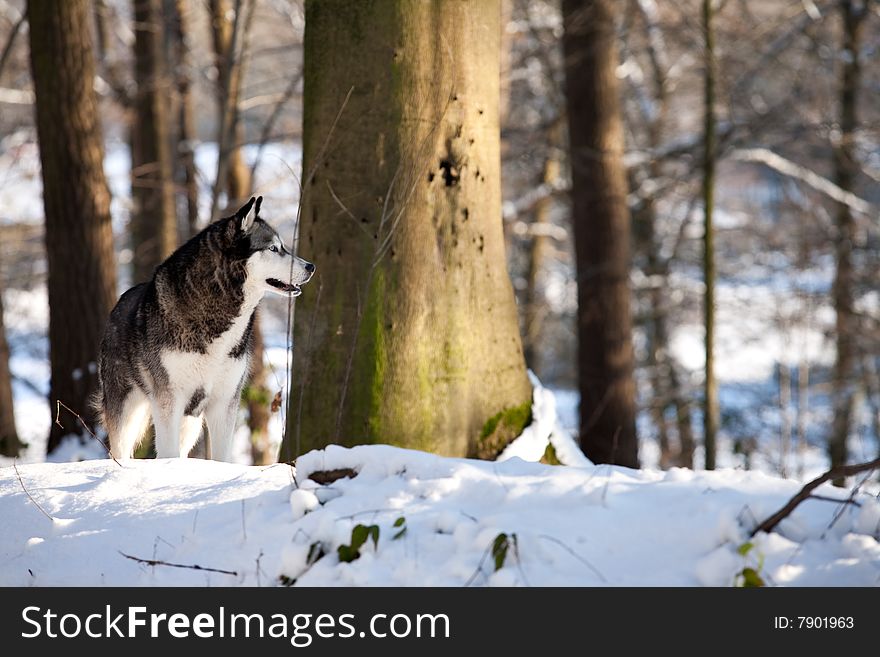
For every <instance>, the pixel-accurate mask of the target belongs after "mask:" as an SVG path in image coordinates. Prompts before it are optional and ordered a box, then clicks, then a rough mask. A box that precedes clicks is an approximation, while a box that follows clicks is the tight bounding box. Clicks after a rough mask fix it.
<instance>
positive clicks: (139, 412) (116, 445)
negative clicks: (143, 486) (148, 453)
mask: <svg viewBox="0 0 880 657" xmlns="http://www.w3.org/2000/svg"><path fill="white" fill-rule="evenodd" d="M105 422H106V423H107V432H108V434H109V436H110V453H111V454H112V455H113V456H114V457H115V458H117V459H129V458H131V457H132V456H133V455H134V450H135V449H136V448H137V446H138V444H139V443H140V442H141V440H142V439H143V437H144V433H145V432H146V430H147V427H148V426H149V424H150V404H149V402H148V401H147V397H146V395H144V393H143V392H141V391H140V390H138V389H137V388H135V389H134V390H132V391H131V392H130V393H129V394H128V396H126V398H125V401H124V402H123V404H122V410H121V412H120V413H119V414H112V413H107V415H106V417H105Z"/></svg>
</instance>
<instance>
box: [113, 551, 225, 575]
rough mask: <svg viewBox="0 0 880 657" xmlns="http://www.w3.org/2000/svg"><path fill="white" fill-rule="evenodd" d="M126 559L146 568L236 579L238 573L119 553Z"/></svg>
mask: <svg viewBox="0 0 880 657" xmlns="http://www.w3.org/2000/svg"><path fill="white" fill-rule="evenodd" d="M119 554H121V555H122V556H123V557H125V558H126V559H131V560H132V561H137V562H138V563H142V564H146V565H147V566H168V567H170V568H186V569H188V570H204V571H205V572H209V573H221V574H223V575H233V576H235V577H238V573H237V572H236V571H234V570H223V569H222V568H208V567H207V566H200V565H198V564H192V565H189V564H183V563H170V562H168V561H161V560H159V559H141V558H140V557H133V556H131V555H130V554H126V553H125V552H119Z"/></svg>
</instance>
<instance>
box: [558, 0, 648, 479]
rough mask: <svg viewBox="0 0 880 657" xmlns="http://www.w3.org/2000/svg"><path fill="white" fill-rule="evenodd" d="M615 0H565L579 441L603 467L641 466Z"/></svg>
mask: <svg viewBox="0 0 880 657" xmlns="http://www.w3.org/2000/svg"><path fill="white" fill-rule="evenodd" d="M614 6H615V3H614V2H612V1H611V0H563V3H562V15H563V25H564V36H563V52H564V56H565V78H566V99H567V109H568V121H569V139H570V148H571V165H572V201H573V221H574V232H575V251H576V256H577V275H578V363H579V378H580V393H581V407H580V413H581V422H580V441H581V448H582V449H583V450H584V453H585V454H586V455H587V456H588V457H589V458H590V459H592V460H593V461H594V462H596V463H617V464H620V465H626V466H629V467H638V442H637V439H636V429H635V413H636V409H635V384H634V381H633V346H632V317H631V309H630V288H629V269H630V224H629V222H630V217H629V210H628V208H627V202H626V196H627V184H626V177H625V173H624V169H623V123H622V118H621V113H620V102H619V99H618V96H617V94H618V88H617V78H616V69H617V62H618V56H617V44H616V39H615V31H614V15H613V7H614Z"/></svg>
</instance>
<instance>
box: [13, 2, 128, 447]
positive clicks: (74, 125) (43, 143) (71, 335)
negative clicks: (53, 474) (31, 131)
mask: <svg viewBox="0 0 880 657" xmlns="http://www.w3.org/2000/svg"><path fill="white" fill-rule="evenodd" d="M89 11H90V7H89V2H87V0H69V1H65V2H54V0H31V1H30V2H28V21H29V23H30V30H29V35H30V60H31V74H32V77H33V81H34V92H35V97H36V103H35V106H36V125H37V135H38V138H39V143H40V161H41V163H42V179H43V204H44V206H45V211H46V255H47V261H48V270H49V276H48V289H49V346H50V360H51V372H52V380H51V384H50V388H49V401H50V404H51V408H52V415H53V417H55V414H56V402H57V401H60V402H62V403H64V404H65V405H67V406H69V407H70V408H72V409H74V410H75V411H76V412H77V413H79V414H80V415H81V416H82V417H83V418H84V419H85V420H86V421H87V422H94V414H93V412H92V410H91V405H90V403H89V401H90V397H91V395H92V393H93V392H94V391H95V388H96V385H97V368H96V366H95V363H96V353H97V349H98V343H99V341H100V338H101V334H102V332H103V328H104V322H105V321H106V319H107V316H108V314H109V313H110V309H111V307H112V306H113V303H114V302H115V300H116V275H115V269H114V258H113V232H112V227H111V224H110V194H109V191H108V188H107V182H106V180H105V178H104V169H103V157H104V145H103V141H102V135H101V125H100V121H99V116H100V113H99V112H98V106H97V102H96V98H95V93H94V88H93V83H94V77H95V63H94V58H93V54H92V36H91V27H90V22H89V16H90V13H89ZM63 418H64V416H62V419H63ZM63 424H64V428H62V427H60V426H58V424H56V423H53V424H52V429H51V432H50V434H49V442H48V450H49V451H50V452H51V451H52V450H54V449H55V448H56V447H57V446H58V444H59V442H60V439H61V437H62V436H63V435H65V434H80V435H81V434H82V433H83V432H84V429H83V428H82V426H81V425H80V424H79V423H78V422H76V421H75V420H73V418H70V417H69V416H68V421H67V422H63Z"/></svg>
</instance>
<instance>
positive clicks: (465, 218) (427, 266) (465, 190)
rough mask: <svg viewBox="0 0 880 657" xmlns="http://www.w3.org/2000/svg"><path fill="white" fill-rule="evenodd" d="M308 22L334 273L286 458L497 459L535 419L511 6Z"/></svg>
mask: <svg viewBox="0 0 880 657" xmlns="http://www.w3.org/2000/svg"><path fill="white" fill-rule="evenodd" d="M305 9H306V34H305V74H304V79H305V89H304V97H305V107H304V117H303V119H304V120H303V146H304V164H303V167H304V169H303V170H304V181H303V185H304V190H303V191H304V195H303V205H302V217H301V229H300V247H301V251H302V253H303V256H304V257H306V258H307V259H310V260H312V261H314V262H315V263H316V264H317V272H318V273H317V276H316V280H315V282H313V283H311V284H310V286H309V287H308V288H306V291H305V293H304V295H303V296H302V297H301V300H300V302H299V304H298V307H297V312H296V322H295V327H294V345H295V348H294V361H295V362H294V368H293V371H294V373H295V377H296V380H297V384H296V385H295V387H294V389H293V390H292V392H291V395H290V412H289V413H288V427H287V434H286V440H285V444H284V446H283V447H282V452H281V458H282V459H284V460H287V459H290V458H293V457H295V456H297V455H298V454H301V453H303V452H305V451H307V450H309V449H312V448H316V447H323V446H325V445H327V444H329V443H341V444H346V445H352V444H357V443H373V442H384V443H391V444H395V445H401V446H407V447H411V448H417V449H424V450H429V451H433V452H437V453H441V454H447V455H459V456H461V455H471V456H477V457H494V456H496V455H497V454H498V453H499V452H500V450H501V449H502V448H503V447H504V446H505V444H506V443H507V442H508V441H509V440H510V439H511V438H512V437H513V436H515V435H517V434H518V433H519V432H520V431H521V429H522V428H523V426H524V425H525V424H526V423H527V422H528V419H529V416H530V406H531V388H530V385H529V382H528V378H527V376H526V370H525V364H524V360H523V355H522V347H521V343H520V337H519V332H518V327H517V318H516V309H515V305H514V298H513V290H512V286H511V284H510V279H509V278H508V275H507V269H506V265H505V257H504V238H503V231H502V225H501V188H500V144H499V123H498V116H499V83H500V81H499V59H500V56H499V51H500V37H501V30H500V25H499V19H500V5H499V1H498V0H485V1H481V2H456V3H451V2H442V1H440V0H431V1H429V2H386V1H382V0H367V1H362V0H330V1H327V0H308V1H307V2H306V6H305ZM337 116H338V117H339V118H338V120H337V119H336V118H335V117H337Z"/></svg>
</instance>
